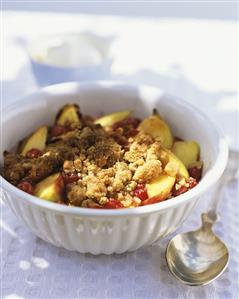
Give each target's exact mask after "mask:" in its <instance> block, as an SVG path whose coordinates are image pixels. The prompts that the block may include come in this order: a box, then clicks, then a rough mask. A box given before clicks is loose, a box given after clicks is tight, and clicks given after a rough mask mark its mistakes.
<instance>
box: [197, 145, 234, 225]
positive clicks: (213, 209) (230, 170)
mask: <svg viewBox="0 0 239 299" xmlns="http://www.w3.org/2000/svg"><path fill="white" fill-rule="evenodd" d="M238 161H239V153H238V152H235V151H230V153H229V159H228V165H227V167H226V170H225V172H224V174H223V175H222V177H221V179H220V180H219V182H218V184H217V185H216V187H215V189H214V192H213V194H212V199H211V202H210V205H209V209H208V211H207V212H206V213H203V214H202V223H203V224H204V225H210V226H212V225H213V223H215V222H216V221H217V220H218V218H219V217H218V214H217V209H218V205H219V202H220V200H221V198H222V196H223V191H224V187H225V186H226V185H227V184H228V183H229V182H230V181H232V180H234V179H235V178H236V174H237V172H238Z"/></svg>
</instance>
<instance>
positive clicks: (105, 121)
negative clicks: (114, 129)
mask: <svg viewBox="0 0 239 299" xmlns="http://www.w3.org/2000/svg"><path fill="white" fill-rule="evenodd" d="M131 114H132V112H131V111H130V110H124V111H118V112H114V113H110V114H106V115H104V116H102V117H100V118H98V119H96V120H95V121H94V123H95V124H99V125H101V126H102V127H104V128H106V127H111V126H113V125H114V124H115V123H117V122H119V121H122V120H124V119H126V118H128V117H129V116H130V115H131Z"/></svg>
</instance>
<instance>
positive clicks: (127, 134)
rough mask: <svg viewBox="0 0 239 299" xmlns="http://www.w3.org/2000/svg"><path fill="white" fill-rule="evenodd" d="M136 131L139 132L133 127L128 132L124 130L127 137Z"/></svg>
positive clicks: (135, 133) (132, 135)
mask: <svg viewBox="0 0 239 299" xmlns="http://www.w3.org/2000/svg"><path fill="white" fill-rule="evenodd" d="M138 133H139V131H138V130H136V129H134V128H133V129H130V130H129V131H128V132H126V133H125V136H126V137H128V138H129V137H134V136H135V135H137V134H138Z"/></svg>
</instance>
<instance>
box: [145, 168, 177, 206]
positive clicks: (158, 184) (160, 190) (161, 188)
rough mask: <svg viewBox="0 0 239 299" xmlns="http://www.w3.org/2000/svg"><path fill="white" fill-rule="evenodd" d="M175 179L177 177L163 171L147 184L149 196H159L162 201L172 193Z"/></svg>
mask: <svg viewBox="0 0 239 299" xmlns="http://www.w3.org/2000/svg"><path fill="white" fill-rule="evenodd" d="M175 180H176V178H175V177H171V176H169V175H167V174H166V173H161V174H160V175H159V176H158V177H157V178H156V179H155V180H153V181H152V182H150V183H149V184H146V189H147V192H148V196H149V198H151V197H155V196H156V197H157V198H160V201H161V200H164V199H167V198H168V197H169V196H170V194H171V190H172V188H173V186H174V183H175Z"/></svg>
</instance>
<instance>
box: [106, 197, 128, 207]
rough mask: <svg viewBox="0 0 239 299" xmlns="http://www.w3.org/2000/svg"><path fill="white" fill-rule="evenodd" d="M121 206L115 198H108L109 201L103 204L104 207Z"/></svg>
mask: <svg viewBox="0 0 239 299" xmlns="http://www.w3.org/2000/svg"><path fill="white" fill-rule="evenodd" d="M123 207H124V206H123V205H122V203H121V202H120V201H118V200H117V199H115V198H109V201H108V202H107V203H105V205H104V208H105V209H120V208H123Z"/></svg>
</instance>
